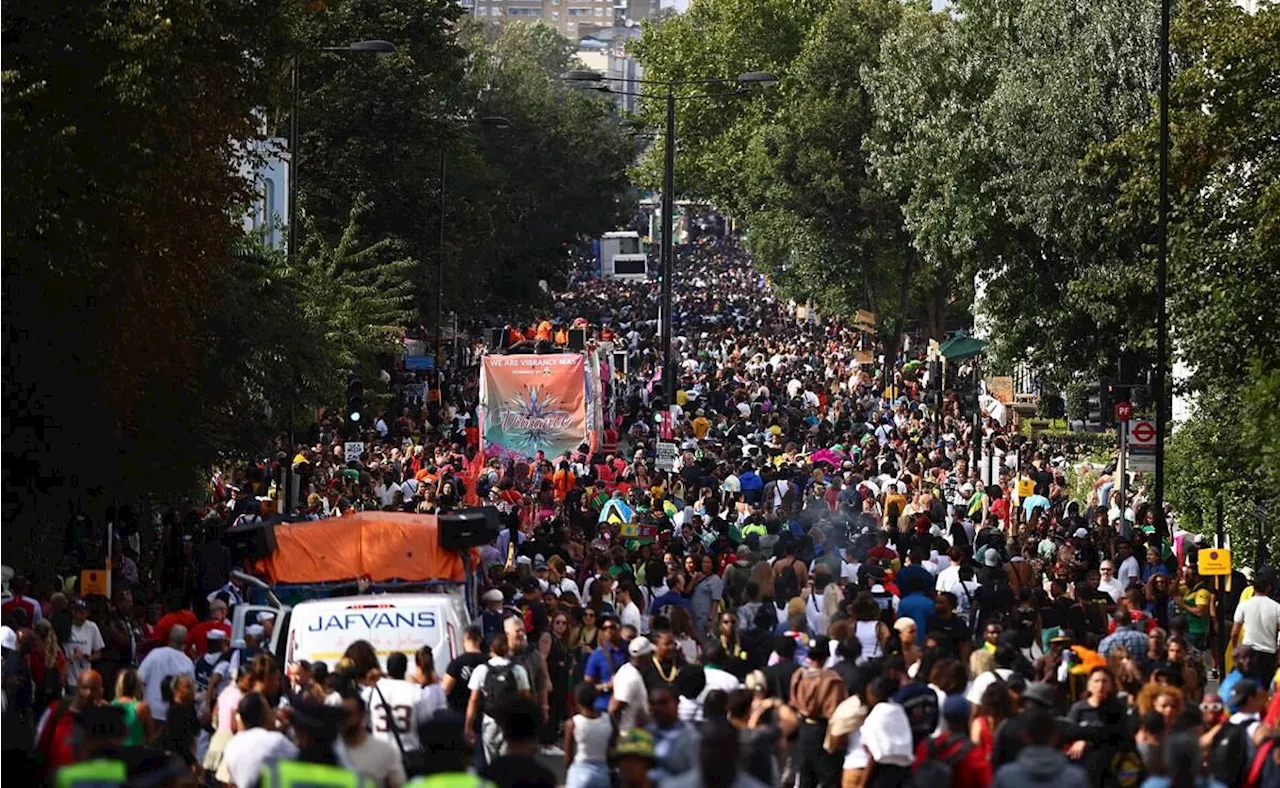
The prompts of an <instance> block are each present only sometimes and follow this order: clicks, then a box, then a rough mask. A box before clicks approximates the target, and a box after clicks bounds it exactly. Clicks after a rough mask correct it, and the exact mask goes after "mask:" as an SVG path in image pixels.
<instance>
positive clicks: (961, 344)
mask: <svg viewBox="0 0 1280 788" xmlns="http://www.w3.org/2000/svg"><path fill="white" fill-rule="evenodd" d="M986 349H987V341H986V340H985V339H978V338H977V337H952V338H951V339H948V340H947V341H946V342H943V343H942V344H941V345H940V346H938V352H939V353H941V354H942V357H943V358H945V359H946V360H948V361H964V360H965V359H966V358H973V357H974V356H976V355H978V354H979V353H981V352H982V351H984V350H986Z"/></svg>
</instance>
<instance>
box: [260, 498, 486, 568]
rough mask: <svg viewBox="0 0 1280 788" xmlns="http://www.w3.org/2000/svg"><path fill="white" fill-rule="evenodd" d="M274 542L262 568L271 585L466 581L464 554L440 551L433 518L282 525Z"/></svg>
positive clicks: (351, 518)
mask: <svg viewBox="0 0 1280 788" xmlns="http://www.w3.org/2000/svg"><path fill="white" fill-rule="evenodd" d="M275 537H276V549H275V551H274V552H272V553H271V555H269V556H267V557H266V558H264V559H263V560H262V561H261V562H260V563H259V566H260V568H261V569H262V571H263V573H264V574H265V576H266V578H267V581H268V582H270V583H272V584H286V583H288V584H294V583H335V582H341V581H349V580H354V579H357V578H360V577H368V578H369V579H370V580H372V581H373V582H375V583H379V582H387V581H391V580H402V581H410V582H426V581H430V580H443V581H449V582H456V583H461V582H464V581H465V580H466V572H465V568H464V566H463V562H462V554H461V553H456V552H453V551H451V550H446V549H444V548H442V547H441V546H440V536H439V529H438V527H437V525H436V517H435V515H433V514H404V513H400V512H360V513H357V514H349V515H347V516H345V517H335V518H332V519H328V520H315V521H311V522H301V523H287V524H283V525H277V526H276V527H275Z"/></svg>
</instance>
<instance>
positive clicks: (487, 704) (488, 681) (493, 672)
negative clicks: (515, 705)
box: [484, 662, 520, 719]
mask: <svg viewBox="0 0 1280 788" xmlns="http://www.w3.org/2000/svg"><path fill="white" fill-rule="evenodd" d="M519 691H520V686H519V684H517V683H516V666H515V663H514V662H513V663H508V664H506V665H490V666H489V670H488V672H487V673H486V674H485V677H484V713H485V714H487V715H488V716H490V717H493V718H494V719H497V718H498V715H499V714H500V713H501V711H502V709H503V708H504V707H505V706H506V705H507V702H508V701H510V700H511V699H512V698H514V697H515V696H516V693H517V692H519Z"/></svg>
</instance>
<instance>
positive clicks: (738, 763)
mask: <svg viewBox="0 0 1280 788" xmlns="http://www.w3.org/2000/svg"><path fill="white" fill-rule="evenodd" d="M572 281H573V284H572V286H571V287H570V289H569V290H567V291H566V292H563V293H558V294H555V296H554V298H553V305H554V308H553V310H552V311H553V313H554V314H552V315H549V316H548V317H547V318H546V320H540V321H538V322H535V323H534V325H533V326H531V327H530V328H529V332H528V334H525V333H524V330H523V328H520V327H518V326H516V327H513V326H510V325H509V326H508V330H509V331H516V332H518V333H519V334H520V336H517V337H514V339H516V340H517V342H518V341H519V340H520V339H521V338H524V339H528V340H529V341H531V342H534V343H537V342H539V341H541V340H542V336H541V335H542V334H544V333H545V334H546V335H547V336H548V337H549V338H550V340H551V342H552V344H562V343H560V342H559V341H558V337H559V335H560V334H561V333H562V332H563V330H564V328H565V327H566V326H573V327H578V328H586V329H588V331H589V332H590V336H591V339H592V341H593V342H594V341H601V342H610V343H612V344H613V347H614V348H615V349H616V350H618V351H621V352H623V353H625V356H626V364H625V367H624V369H625V372H624V371H622V370H619V371H618V373H617V375H616V376H615V379H614V380H613V381H612V382H611V385H610V389H609V391H608V392H607V395H608V398H609V402H608V408H607V422H606V429H605V431H604V435H602V439H601V441H600V442H599V446H598V447H597V448H596V449H595V450H594V451H593V450H592V449H591V448H590V447H588V446H587V445H584V446H582V447H581V448H579V449H578V450H577V451H570V452H566V453H564V454H562V455H559V456H544V455H543V454H542V453H541V452H539V453H538V455H537V456H535V457H530V458H527V459H525V460H523V461H520V460H511V459H502V460H498V459H484V457H483V455H482V454H480V453H479V452H478V449H479V434H478V426H479V425H478V424H477V417H476V405H477V402H476V397H477V385H476V376H477V371H476V368H475V367H474V366H466V367H455V368H453V369H451V370H450V371H449V373H448V376H447V377H446V378H445V379H444V386H443V395H442V396H440V397H439V398H435V397H424V396H418V395H414V396H409V395H406V396H403V397H401V399H400V401H399V402H397V404H396V405H395V407H391V408H388V409H387V410H386V411H385V412H382V413H379V414H378V415H377V416H376V417H375V418H373V419H372V420H371V423H369V424H368V425H367V431H366V433H365V435H364V436H363V438H364V452H363V455H362V456H361V457H360V458H359V459H356V460H348V458H347V457H346V456H345V455H344V440H343V437H344V436H343V434H342V426H343V425H342V422H341V419H340V418H335V417H333V416H331V417H329V419H328V420H322V421H321V423H320V424H318V425H317V426H316V427H314V428H313V430H312V432H311V434H309V435H306V436H303V439H300V440H299V442H298V443H297V444H296V445H287V444H284V443H282V444H281V445H280V446H279V447H278V449H277V450H276V451H274V452H273V455H272V456H270V457H267V458H265V459H263V460H261V461H259V462H257V463H251V464H244V465H236V466H228V467H227V468H225V469H223V470H222V471H220V472H218V473H216V474H214V475H213V476H212V478H211V480H210V485H209V487H210V491H209V501H208V505H207V506H206V507H205V508H204V509H202V510H199V511H192V512H184V513H176V512H173V513H169V514H167V515H165V516H163V517H162V518H160V520H159V524H158V533H159V534H160V537H159V539H158V544H159V545H160V549H159V551H158V552H156V553H148V552H147V551H146V550H145V549H143V542H142V540H141V539H140V538H139V537H138V535H137V533H136V529H124V528H122V529H118V530H117V531H116V534H115V543H114V544H113V549H112V551H111V553H112V555H113V566H112V580H113V583H112V595H111V597H110V598H107V597H106V596H103V595H100V594H90V593H80V589H79V588H78V586H77V583H76V578H75V577H73V576H68V577H67V578H66V579H65V580H63V579H62V578H60V577H57V576H54V575H52V574H51V575H49V576H41V577H29V576H22V575H21V574H19V575H18V576H14V575H13V573H11V572H10V573H7V574H6V578H5V580H6V590H5V596H4V602H3V624H4V627H3V630H2V633H3V634H2V636H0V646H2V647H3V683H4V687H3V690H4V692H3V698H4V704H5V706H4V717H3V719H4V740H3V747H4V750H5V752H4V755H5V759H4V769H5V773H6V776H9V775H17V777H16V778H15V779H21V780H23V781H24V782H23V783H22V784H34V783H36V782H39V781H47V782H48V783H49V784H57V785H88V784H94V785H101V784H126V783H128V784H139V785H140V784H142V783H143V782H144V781H146V782H147V784H149V785H227V786H236V788H251V786H256V785H262V786H282V787H283V786H303V785H306V786H317V785H323V786H328V785H335V786H337V785H376V786H380V788H399V786H402V785H416V786H424V785H430V786H437V785H446V784H447V785H450V786H452V785H464V784H465V785H492V786H497V787H498V788H513V787H515V786H521V787H523V786H555V785H566V786H568V787H569V788H611V786H622V787H623V788H648V787H649V786H658V787H659V788H686V787H689V788H692V787H693V786H702V785H709V786H715V788H757V786H760V785H764V786H786V787H787V788H817V787H818V786H821V787H822V788H832V787H833V786H840V787H841V788H864V787H874V788H887V787H888V786H911V785H916V786H923V785H934V786H937V785H945V784H949V785H953V786H958V787H959V788H985V787H986V786H1000V788H1006V787H1012V786H1017V788H1030V787H1031V786H1054V787H1055V788H1073V787H1074V786H1116V787H1125V786H1138V785H1145V786H1151V787H1152V788H1163V787H1164V786H1173V787H1174V788H1191V787H1192V786H1196V787H1197V788H1199V787H1200V786H1205V787H1206V788H1222V787H1223V786H1229V787H1230V788H1239V787H1240V786H1280V749H1277V742H1280V730H1278V729H1277V725H1280V694H1275V695H1273V693H1272V690H1273V688H1274V686H1275V681H1274V679H1275V674H1276V669H1277V664H1276V649H1277V631H1278V630H1280V602H1277V601H1276V599H1275V598H1273V597H1280V588H1277V581H1278V578H1277V575H1276V574H1275V573H1274V572H1273V571H1272V570H1271V569H1270V568H1268V567H1259V568H1257V569H1256V571H1254V572H1253V573H1252V575H1251V577H1248V578H1246V577H1243V576H1240V575H1239V573H1237V574H1236V576H1235V577H1234V578H1233V584H1232V585H1231V586H1230V587H1223V586H1220V585H1219V584H1218V582H1217V581H1216V579H1215V578H1209V577H1201V576H1199V575H1198V574H1197V571H1196V567H1197V563H1198V562H1197V552H1198V549H1199V544H1200V539H1199V537H1196V536H1194V535H1192V534H1183V533H1182V532H1181V531H1179V530H1178V528H1177V525H1176V522H1177V520H1176V513H1174V512H1158V511H1156V510H1155V509H1154V508H1153V507H1152V505H1151V503H1150V500H1149V496H1148V495H1147V491H1146V484H1147V481H1146V480H1145V479H1143V478H1142V477H1140V476H1139V477H1135V478H1131V479H1128V480H1126V483H1125V484H1124V485H1123V487H1124V488H1126V489H1127V494H1126V495H1125V497H1124V499H1123V500H1121V499H1120V496H1119V490H1120V489H1121V485H1120V484H1119V479H1118V478H1117V476H1116V467H1115V462H1114V461H1113V462H1110V463H1105V462H1103V463H1090V462H1087V461H1086V458H1082V457H1077V456H1073V455H1072V454H1071V453H1069V452H1067V451H1065V449H1064V447H1062V446H1058V445H1053V444H1050V443H1046V442H1044V441H1042V440H1039V439H1037V438H1036V437H1034V436H1031V435H1029V434H1026V433H1024V432H1023V431H1022V430H1021V429H1019V427H1018V424H1017V422H1018V420H1017V418H1016V416H1015V415H1014V413H1013V412H1012V408H1007V409H1006V408H998V407H997V408H985V409H984V410H985V412H983V413H980V414H979V417H978V418H977V419H975V418H974V417H973V414H972V410H971V408H972V407H973V406H974V402H975V401H977V402H979V403H988V402H990V398H989V397H987V396H986V394H985V393H983V394H982V395H980V396H979V397H976V398H974V397H972V396H970V395H967V392H966V386H968V385H970V384H969V381H970V380H971V379H972V375H971V367H969V366H967V365H968V364H970V363H971V362H970V361H966V360H957V361H954V362H948V364H947V365H946V366H945V367H944V366H943V365H942V364H940V363H931V359H930V358H929V357H928V346H927V342H926V341H925V340H923V339H921V338H918V337H917V338H915V339H914V341H913V340H912V338H911V337H909V338H908V340H907V341H906V342H905V343H903V344H902V346H901V347H899V348H898V349H897V352H896V353H895V352H894V350H893V348H886V347H884V346H882V345H878V344H875V342H874V341H873V340H872V339H871V337H870V336H869V335H867V334H865V333H864V332H863V331H862V330H860V329H859V328H858V327H856V326H854V325H852V324H851V323H846V322H842V321H840V320H835V319H828V318H824V317H821V316H817V315H813V314H810V313H802V314H801V315H799V316H798V315H797V311H796V308H795V305H793V304H790V303H788V302H787V301H785V300H783V299H780V298H779V297H777V295H776V294H775V293H774V292H772V291H771V289H770V287H769V285H768V283H767V281H766V280H765V278H764V277H763V276H762V275H761V274H760V273H759V272H758V271H757V270H756V269H755V268H754V266H753V265H752V263H751V261H750V259H749V257H748V256H747V255H746V253H745V251H744V250H743V249H742V247H741V245H740V243H739V242H738V241H737V240H735V239H733V238H732V237H725V238H720V237H713V236H707V237H702V238H699V239H698V240H697V241H696V242H695V243H692V244H690V245H687V246H684V247H681V248H680V250H679V252H678V255H677V261H676V277H675V279H674V291H675V299H674V310H673V326H674V330H673V335H674V338H673V342H674V354H673V355H674V359H675V364H676V366H677V370H676V373H675V378H676V394H675V397H674V402H671V401H667V399H666V398H665V397H664V396H663V391H662V381H661V375H660V369H661V368H660V358H661V344H660V339H659V338H658V336H657V332H658V320H657V306H658V300H659V287H658V284H657V282H656V281H655V280H653V279H652V278H650V279H649V280H648V281H642V280H625V281H624V280H601V279H598V278H594V277H590V276H575V277H574V278H573V280H572ZM570 352H571V351H570ZM944 369H945V378H944ZM398 374H399V373H398ZM429 379H430V380H431V381H434V378H429ZM418 380H419V378H418V377H417V376H416V375H415V373H403V376H402V377H398V378H397V379H396V380H395V385H396V387H397V389H398V390H402V391H405V392H410V391H420V389H418V388H415V386H414V384H415V383H416V382H417V381H418ZM433 385H434V382H433ZM979 407H982V406H981V405H979ZM664 411H665V412H670V413H671V414H672V417H671V419H670V429H671V435H670V436H669V437H666V436H663V439H664V440H667V441H670V442H674V443H676V444H677V446H678V451H679V456H678V458H677V460H676V461H675V467H674V468H672V469H670V470H667V469H663V468H660V467H659V457H658V453H657V443H658V441H659V438H660V433H661V432H662V431H663V430H665V429H666V426H665V424H664V422H663V420H662V419H661V418H660V414H661V413H662V412H664ZM975 450H976V451H975ZM975 456H976V457H978V458H979V461H978V462H977V463H975V462H974V458H975ZM286 468H287V469H288V474H286V473H285V469H286ZM287 477H289V478H293V477H296V479H297V484H298V487H299V489H300V491H301V492H300V494H299V496H298V506H297V511H296V512H295V513H294V514H295V516H296V517H299V518H303V519H321V518H330V517H341V516H343V515H345V514H348V513H350V512H352V511H368V510H373V511H405V512H419V513H440V512H447V511H450V510H453V509H455V508H459V507H463V506H465V505H468V502H471V503H475V502H482V503H485V504H488V505H492V506H495V507H496V508H497V509H498V510H499V512H500V513H501V516H502V518H503V522H504V524H506V525H507V526H508V527H507V528H506V529H505V530H504V531H503V532H502V534H501V536H500V537H499V538H498V539H497V540H496V541H495V542H494V543H493V544H491V545H486V546H485V547H482V548H480V550H479V551H478V553H479V559H480V565H481V570H482V571H483V581H482V587H481V588H480V594H479V599H480V605H481V606H482V610H481V611H480V612H479V613H478V615H476V616H475V617H474V618H473V620H472V622H471V626H470V628H468V629H467V631H466V632H465V635H464V637H463V642H464V643H465V651H464V653H461V654H459V655H458V656H457V657H456V658H454V659H453V660H452V661H451V662H449V663H448V664H436V662H435V659H434V657H433V655H432V651H431V649H429V648H422V649H421V650H418V651H417V652H416V653H414V654H407V655H399V654H397V655H392V657H390V658H387V659H385V661H384V660H380V659H379V657H378V654H377V653H376V651H375V650H374V648H373V647H372V646H371V645H370V644H369V643H367V642H365V641H359V640H358V641H355V642H352V643H350V644H348V645H347V648H346V651H345V654H344V656H343V658H342V659H341V660H339V661H337V662H336V663H335V664H332V665H330V664H326V663H324V662H316V663H314V664H311V663H305V662H299V663H291V664H281V663H280V662H278V661H277V660H278V657H279V654H276V653H272V651H271V649H270V648H269V644H270V643H271V642H272V639H271V636H272V629H273V625H274V622H273V620H272V619H271V618H270V617H269V616H261V617H259V618H258V619H257V622H256V623H254V624H252V625H251V626H248V627H246V628H245V631H244V633H243V637H240V638H236V639H234V640H233V638H232V635H233V632H232V627H231V625H230V622H231V617H232V616H233V615H234V611H235V608H236V606H238V605H241V604H244V603H245V602H246V599H247V598H248V596H249V595H250V591H251V589H249V588H247V587H246V586H245V585H244V583H243V581H242V580H239V579H237V578H235V577H233V576H232V574H231V573H232V571H233V570H236V569H241V570H251V569H252V564H250V563H243V562H241V561H240V560H239V557H238V556H235V555H233V554H232V553H231V552H229V551H228V550H227V548H226V546H225V545H224V544H223V542H222V541H221V538H220V537H221V535H222V533H223V532H225V530H226V529H227V528H229V527H232V526H235V525H240V524H244V523H251V522H254V521H256V520H259V519H262V518H266V517H269V516H270V515H271V513H272V512H271V508H272V505H273V504H272V503H270V502H271V501H272V500H273V499H274V498H275V490H277V489H279V488H280V486H281V485H283V484H285V483H286V482H285V480H286V478H287ZM1082 480H1083V481H1082ZM611 513H612V514H613V515H617V514H619V513H623V516H622V517H621V519H623V520H629V521H630V522H636V523H644V524H646V525H651V526H653V529H652V531H651V532H650V531H646V532H645V533H646V534H648V533H652V536H645V537H644V538H639V537H635V536H624V535H623V532H622V529H621V528H620V527H619V525H617V524H616V522H615V517H611V516H609V515H610V514H611ZM142 530H146V529H142ZM628 533H632V532H628ZM1206 544H1207V543H1206ZM18 569H19V572H21V568H18ZM391 708H396V709H400V708H404V709H408V710H409V711H408V712H407V713H406V714H405V715H403V718H401V717H400V716H395V717H393V716H392V715H390V714H389V713H388V712H389V710H390V709H391ZM446 778H448V779H447V780H446Z"/></svg>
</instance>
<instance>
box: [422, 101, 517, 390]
mask: <svg viewBox="0 0 1280 788" xmlns="http://www.w3.org/2000/svg"><path fill="white" fill-rule="evenodd" d="M449 120H450V121H451V122H453V123H457V124H462V125H467V124H470V125H474V126H486V127H488V128H491V129H498V130H499V131H501V130H504V129H509V128H511V121H509V120H507V119H506V118H503V117H497V116H494V117H483V118H450V119H449ZM447 150H448V146H447V145H445V144H444V141H443V140H442V141H441V143H440V250H439V259H438V260H437V261H436V392H437V395H438V396H440V397H441V398H442V399H441V400H440V402H441V403H443V402H444V400H443V396H444V231H445V224H446V223H445V207H446V206H445V198H446V196H447V191H446V188H445V184H446V181H445V175H446V174H447V171H446V169H445V161H446V157H445V153H446V152H447Z"/></svg>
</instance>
